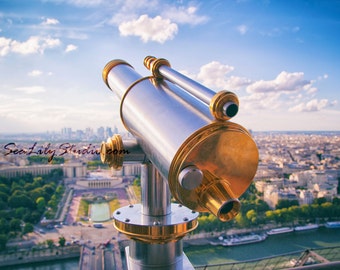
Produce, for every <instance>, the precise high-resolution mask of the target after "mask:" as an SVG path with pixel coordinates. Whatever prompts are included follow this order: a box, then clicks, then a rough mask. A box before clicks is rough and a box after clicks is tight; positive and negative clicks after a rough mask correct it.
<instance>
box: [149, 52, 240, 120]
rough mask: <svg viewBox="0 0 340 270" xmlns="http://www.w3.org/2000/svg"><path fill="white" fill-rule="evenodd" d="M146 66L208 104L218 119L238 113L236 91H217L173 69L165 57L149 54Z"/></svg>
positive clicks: (155, 73) (161, 77)
mask: <svg viewBox="0 0 340 270" xmlns="http://www.w3.org/2000/svg"><path fill="white" fill-rule="evenodd" d="M144 66H145V67H146V68H147V69H149V70H150V71H151V72H152V74H153V75H154V77H156V78H160V79H163V78H164V79H166V80H169V81H170V82H172V83H174V84H176V85H178V86H180V87H182V88H183V89H184V90H185V91H187V92H189V93H190V94H191V95H193V96H194V97H196V98H197V99H198V100H200V101H201V102H203V103H204V104H206V105H208V106H209V108H210V112H211V114H212V115H213V116H214V117H215V118H216V119H218V120H229V119H230V118H232V117H234V116H235V115H236V114H237V112H238V107H239V100H238V98H237V96H236V95H235V94H234V93H232V92H230V91H220V92H218V93H215V92H214V91H212V90H211V89H209V88H207V87H205V86H204V85H202V84H200V83H198V82H196V81H194V80H192V79H190V78H188V77H186V76H184V75H183V74H181V73H179V72H177V71H176V70H174V69H172V68H171V67H170V63H169V62H168V61H167V60H166V59H163V58H155V57H153V56H147V57H145V59H144Z"/></svg>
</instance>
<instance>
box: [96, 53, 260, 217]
mask: <svg viewBox="0 0 340 270" xmlns="http://www.w3.org/2000/svg"><path fill="white" fill-rule="evenodd" d="M144 64H145V66H146V67H147V68H148V69H150V70H151V72H152V76H150V77H142V76H141V75H140V74H138V73H137V72H136V71H135V70H134V68H133V67H132V66H131V65H130V64H128V63H127V62H125V61H123V60H113V61H111V62H109V63H108V64H107V65H106V66H105V68H104V70H103V79H104V81H105V83H106V85H107V86H108V87H109V88H110V89H111V90H112V91H113V92H115V93H116V95H117V96H118V97H119V98H120V100H121V105H120V116H121V120H122V122H123V124H124V126H125V128H126V129H127V130H128V131H129V132H130V133H131V134H132V135H133V136H134V137H135V138H136V140H137V142H138V145H139V146H140V148H141V149H142V151H143V152H144V153H145V155H146V157H147V158H148V159H149V160H150V162H151V163H152V164H153V165H154V166H155V167H156V169H157V170H158V171H159V173H160V174H161V175H162V176H163V177H164V179H167V181H168V185H169V187H170V191H171V194H172V196H173V197H174V198H175V199H176V200H177V201H178V202H179V203H180V204H182V205H184V206H186V207H188V208H190V209H192V210H194V211H198V212H211V213H213V214H214V215H215V216H216V217H218V218H219V219H220V220H221V221H228V220H231V219H232V218H234V217H235V216H236V215H237V213H238V212H239V208H240V203H239V201H238V197H239V196H241V195H242V193H244V192H245V190H246V189H247V188H248V186H249V185H250V183H251V181H252V179H253V177H254V176H255V173H256V170H257V165H258V149H257V146H256V144H255V142H254V141H253V139H252V138H251V135H250V133H249V132H248V131H247V130H246V129H245V128H244V127H242V126H241V125H238V124H236V123H233V122H230V121H229V119H230V118H231V117H232V116H234V115H235V114H236V113H237V110H238V105H239V104H238V99H237V96H236V95H235V94H233V93H231V92H228V91H221V92H218V93H214V92H212V91H211V90H210V89H208V88H205V87H204V86H202V85H200V84H198V83H196V82H194V81H193V80H191V79H189V78H187V77H185V76H184V75H182V74H180V73H178V72H177V71H175V70H173V69H172V68H171V67H170V64H169V62H168V61H167V60H165V59H157V58H154V57H150V56H148V57H146V58H145V60H144ZM113 140H114V141H116V142H113V144H114V145H116V146H119V147H123V146H122V145H121V144H122V142H121V141H120V139H119V138H115V139H113ZM111 144H112V143H111ZM109 145H110V143H109V142H108V143H107V147H108V146H109ZM107 147H102V153H101V155H102V160H106V161H107V160H108V159H110V157H112V159H111V161H109V163H110V164H111V166H113V167H116V168H119V167H120V166H121V165H122V164H121V163H122V162H123V159H124V156H123V155H121V156H119V157H114V155H112V154H111V155H110V154H108V152H107ZM111 147H112V146H111Z"/></svg>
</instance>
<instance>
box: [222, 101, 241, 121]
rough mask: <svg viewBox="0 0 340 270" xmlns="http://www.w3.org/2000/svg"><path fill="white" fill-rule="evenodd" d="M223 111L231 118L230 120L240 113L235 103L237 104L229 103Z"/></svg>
mask: <svg viewBox="0 0 340 270" xmlns="http://www.w3.org/2000/svg"><path fill="white" fill-rule="evenodd" d="M223 111H224V114H225V115H226V116H227V117H229V118H232V117H234V116H235V115H236V114H237V112H238V105H237V104H236V103H235V102H232V101H230V102H227V103H226V104H224V106H223Z"/></svg>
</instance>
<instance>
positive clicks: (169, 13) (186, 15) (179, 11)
mask: <svg viewBox="0 0 340 270" xmlns="http://www.w3.org/2000/svg"><path fill="white" fill-rule="evenodd" d="M197 10H198V8H197V7H195V6H189V7H184V6H180V7H175V6H172V7H167V8H165V9H164V11H163V12H162V16H164V17H165V18H169V19H170V20H171V21H174V22H176V23H180V24H192V25H197V24H201V23H205V22H207V21H208V17H206V16H199V15H197V14H196V11H197Z"/></svg>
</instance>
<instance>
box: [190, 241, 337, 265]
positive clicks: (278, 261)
mask: <svg viewBox="0 0 340 270" xmlns="http://www.w3.org/2000/svg"><path fill="white" fill-rule="evenodd" d="M310 251H313V252H314V253H316V254H317V255H319V256H320V257H322V258H324V259H326V260H327V261H328V262H322V263H320V262H319V261H317V260H315V258H313V257H312V256H310V259H309V260H307V262H306V263H305V265H299V259H300V258H301V257H303V256H304V255H305V254H308V253H309V252H310ZM310 266H313V268H309V267H310ZM316 266H317V268H316ZM326 268H327V269H340V246H337V247H329V248H321V249H310V250H305V251H296V252H291V253H286V254H282V255H279V256H271V257H266V258H261V259H256V260H249V261H243V262H232V263H224V264H210V265H200V266H195V269H196V270H231V269H232V270H234V269H238V270H243V269H252V270H263V269H271V270H278V269H326Z"/></svg>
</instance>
